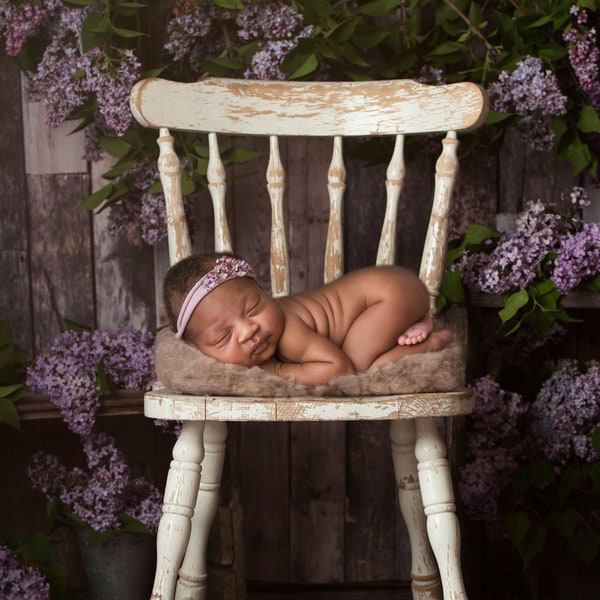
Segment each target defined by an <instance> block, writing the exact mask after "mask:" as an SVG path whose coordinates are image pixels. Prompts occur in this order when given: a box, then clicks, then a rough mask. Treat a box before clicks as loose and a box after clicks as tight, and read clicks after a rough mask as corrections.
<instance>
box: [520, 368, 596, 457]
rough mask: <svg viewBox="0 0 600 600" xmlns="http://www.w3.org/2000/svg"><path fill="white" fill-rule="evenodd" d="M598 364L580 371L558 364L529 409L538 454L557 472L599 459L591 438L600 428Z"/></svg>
mask: <svg viewBox="0 0 600 600" xmlns="http://www.w3.org/2000/svg"><path fill="white" fill-rule="evenodd" d="M599 397H600V364H599V363H597V362H591V363H589V364H588V365H587V367H586V368H585V369H583V370H581V369H580V368H579V367H578V365H577V362H576V361H575V360H572V359H563V360H560V361H559V362H558V364H557V367H556V370H555V371H554V373H553V374H552V376H551V377H550V378H548V379H547V380H546V381H545V382H544V384H543V385H542V387H541V389H540V392H539V393H538V396H537V398H536V399H535V402H533V404H532V406H531V410H530V413H531V422H532V434H533V437H534V439H535V440H536V442H537V446H538V448H539V450H540V451H541V452H542V453H543V454H544V455H545V456H547V457H548V458H549V459H550V460H551V461H552V462H553V463H554V464H555V466H556V468H557V469H560V467H562V466H564V465H565V464H567V463H570V462H573V461H575V462H581V461H583V462H591V461H593V460H597V459H598V455H597V453H596V451H595V450H594V447H593V446H592V442H591V434H592V432H593V430H594V429H595V428H596V427H599V426H600V403H599V402H598V398H599Z"/></svg>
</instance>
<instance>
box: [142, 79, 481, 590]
mask: <svg viewBox="0 0 600 600" xmlns="http://www.w3.org/2000/svg"><path fill="white" fill-rule="evenodd" d="M131 107H132V111H133V114H134V116H135V117H136V119H137V120H138V121H139V122H140V123H141V124H143V125H146V126H148V127H154V128H160V138H159V145H160V149H161V156H160V158H159V168H160V173H161V181H162V182H163V187H164V190H165V196H166V201H167V211H168V224H169V248H170V258H171V262H174V261H175V260H179V259H180V258H183V257H184V256H187V255H188V254H189V253H190V252H191V245H190V243H189V234H188V231H187V225H186V224H185V218H184V213H183V201H182V198H181V186H180V182H179V180H180V166H179V160H178V159H177V157H176V156H175V153H174V151H173V139H172V137H171V136H170V134H169V131H168V129H167V128H171V129H172V130H193V131H198V132H205V133H208V139H209V148H210V158H209V165H208V180H209V188H210V193H211V196H212V199H213V206H214V213H215V246H216V250H217V251H231V250H232V244H231V236H230V233H229V227H228V224H227V218H226V205H225V190H226V177H225V175H226V174H225V169H224V166H223V163H222V160H221V158H220V155H219V152H218V143H217V133H225V134H240V135H244V134H250V135H268V136H270V151H269V164H268V167H267V187H268V191H269V196H270V199H271V208H272V219H271V237H272V241H271V278H272V282H273V286H274V287H273V293H274V294H275V295H280V294H286V293H288V292H289V278H290V276H289V260H288V250H287V242H286V236H285V231H286V227H285V222H284V191H285V172H284V169H283V165H282V163H281V158H280V155H279V142H278V138H277V137H276V136H283V135H303V136H330V137H332V138H333V153H332V159H331V164H330V166H329V170H328V174H327V180H328V181H327V187H328V190H329V198H330V221H329V229H328V235H327V244H326V248H325V280H326V281H331V280H333V279H336V278H337V277H339V276H340V275H341V274H342V273H343V268H344V266H343V235H342V234H343V195H344V190H345V180H346V172H345V166H344V161H343V153H342V136H347V135H350V136H356V135H362V136H365V135H395V136H396V144H395V149H394V153H393V156H392V158H391V160H390V163H389V165H388V169H387V172H386V178H387V181H386V188H387V204H386V212H385V217H384V223H383V227H382V231H381V237H380V243H379V250H378V255H377V262H378V263H379V264H392V263H393V262H394V260H395V252H396V250H395V238H396V227H397V218H398V204H399V197H400V194H401V191H402V187H403V182H404V171H405V165H404V158H403V144H404V134H410V133H417V132H420V133H430V132H438V131H442V132H447V134H446V137H445V139H444V141H443V150H442V153H441V155H440V157H439V159H438V161H437V163H436V173H435V191H434V199H433V207H432V213H431V218H430V223H429V228H428V232H427V239H426V242H425V247H424V253H423V258H422V262H421V269H420V276H421V278H422V279H423V281H424V282H425V284H426V285H427V287H428V289H429V292H430V295H431V298H432V305H433V303H434V301H435V297H436V296H437V294H438V292H439V288H440V285H441V280H442V275H443V271H444V253H445V248H446V242H447V229H448V217H449V210H450V200H451V196H452V189H453V186H454V182H455V179H456V174H457V171H458V160H457V156H456V150H457V146H458V140H457V135H456V132H460V131H464V130H468V129H475V128H477V127H478V126H480V125H481V124H482V123H483V122H484V120H485V117H486V115H487V110H488V105H487V99H486V96H485V93H484V92H483V90H482V89H481V88H480V87H479V86H477V85H475V84H471V83H458V84H452V85H442V86H426V85H422V84H419V83H417V82H415V81H410V80H404V81H383V82H382V81H370V82H345V83H332V82H266V81H246V80H231V79H218V78H210V79H206V80H203V81H200V82H196V83H190V84H182V83H173V82H168V81H162V80H158V79H152V80H144V81H142V82H140V83H139V84H137V85H136V86H135V87H134V89H133V91H132V93H131ZM472 409H473V397H472V394H471V393H470V392H468V391H466V390H463V391H456V392H449V393H433V394H432V393H429V394H401V395H387V396H377V397H353V398H338V397H335V398H334V397H301V398H238V397H219V396H202V397H196V396H188V395H183V394H176V393H172V392H170V391H169V390H166V389H155V390H154V391H152V392H148V393H147V394H146V396H145V414H146V415H147V416H149V417H151V418H159V419H171V420H182V421H183V422H184V428H183V432H182V435H181V437H180V438H179V440H178V442H177V443H176V445H175V448H174V450H173V461H172V463H171V468H170V471H169V476H168V480H167V488H166V492H165V506H164V516H163V519H162V520H161V523H160V527H159V534H158V563H157V573H156V579H155V586H154V591H153V596H152V597H153V598H154V599H156V600H158V599H159V598H160V599H161V600H171V599H172V598H173V594H176V595H175V598H176V599H177V600H183V599H184V598H186V599H187V598H189V599H192V600H205V598H206V540H207V536H208V530H209V528H210V524H211V523H212V519H213V517H214V514H215V512H214V511H215V510H216V499H217V494H218V489H219V485H220V479H221V470H222V465H223V456H224V450H225V438H226V435H227V429H226V422H227V421H263V422H267V421H273V422H276V421H341V420H344V421H357V420H374V419H377V420H389V421H390V437H391V443H392V456H393V460H394V468H395V472H396V479H397V484H398V493H399V498H400V506H401V508H402V512H403V515H404V516H405V518H406V520H407V527H408V531H409V536H410V542H411V551H412V554H413V560H412V580H413V583H412V586H413V598H414V599H415V600H425V598H437V599H440V598H441V597H442V589H443V598H444V599H445V600H451V599H452V600H456V599H461V600H462V599H464V598H465V592H464V586H463V583H462V575H461V568H460V539H459V530H458V521H457V519H456V514H455V504H454V494H453V491H452V482H451V478H450V470H449V466H448V461H447V460H446V449H445V446H444V442H443V439H442V437H441V436H440V433H439V431H438V428H437V419H438V418H439V417H445V416H454V415H464V414H468V413H469V412H471V411H472ZM202 461H203V462H202ZM200 464H201V465H202V466H200ZM200 472H202V477H201V478H200ZM198 490H199V491H198ZM192 514H193V515H194V516H193V519H191V517H192ZM188 538H189V544H188ZM430 544H431V548H433V554H432V551H431V548H430ZM186 548H187V553H186ZM184 554H185V559H184ZM434 555H435V559H434ZM180 565H181V569H180V570H179V567H180ZM438 569H439V574H438ZM178 570H179V576H178ZM175 588H177V591H176V592H175Z"/></svg>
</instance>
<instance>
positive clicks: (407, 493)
mask: <svg viewBox="0 0 600 600" xmlns="http://www.w3.org/2000/svg"><path fill="white" fill-rule="evenodd" d="M390 438H391V441H392V460H393V461H394V472H395V474H396V486H397V487H398V499H399V501H400V511H401V512H402V516H403V517H404V521H405V522H406V528H407V530H408V537H409V541H410V551H411V568H410V571H411V573H410V576H411V579H412V594H413V599H414V600H425V599H428V600H434V599H435V600H442V588H441V583H440V577H439V574H438V570H437V564H436V562H435V558H434V556H433V553H432V551H431V547H430V545H429V541H428V538H427V528H426V524H425V513H424V512H423V502H422V500H421V490H420V489H419V480H418V475H417V460H416V458H415V441H416V430H415V423H414V421H406V420H401V421H391V422H390Z"/></svg>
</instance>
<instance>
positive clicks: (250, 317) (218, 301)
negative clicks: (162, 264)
mask: <svg viewBox="0 0 600 600" xmlns="http://www.w3.org/2000/svg"><path fill="white" fill-rule="evenodd" d="M163 294H164V300H165V306H166V308H167V313H168V318H169V322H170V324H171V327H172V328H173V329H174V330H175V332H176V334H175V335H176V337H181V338H183V339H184V340H185V341H186V342H188V343H191V344H192V345H194V346H196V347H197V348H198V349H200V350H201V351H202V352H204V353H205V354H207V355H208V356H212V357H213V358H216V359H217V360H220V361H221V362H228V363H235V364H241V365H245V366H252V365H257V364H261V363H263V362H265V361H266V360H268V359H269V358H271V357H272V356H273V355H274V354H275V351H276V349H277V343H278V341H279V338H280V336H281V332H282V331H283V315H282V313H281V310H280V309H279V307H278V306H277V305H276V304H275V302H274V301H273V299H272V298H271V297H270V296H268V295H267V294H266V293H265V292H264V291H263V289H262V288H261V287H260V286H259V285H258V283H257V282H256V277H255V275H254V272H253V271H252V268H251V267H250V265H249V264H248V263H247V262H246V261H244V260H243V259H241V258H239V257H236V256H232V255H230V254H207V255H194V256H190V257H188V258H185V259H183V260H182V261H180V262H178V263H177V264H175V265H173V266H172V267H171V268H170V269H169V271H168V272H167V275H166V276H165V280H164V284H163Z"/></svg>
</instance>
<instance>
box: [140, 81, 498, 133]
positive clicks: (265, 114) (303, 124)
mask: <svg viewBox="0 0 600 600" xmlns="http://www.w3.org/2000/svg"><path fill="white" fill-rule="evenodd" d="M131 109H132V111H133V114H134V116H135V118H136V119H137V120H138V121H139V122H140V123H141V124H143V125H146V126H147V127H170V128H172V129H182V130H188V131H207V132H208V131H212V130H218V131H221V132H223V133H240V134H250V135H301V136H323V135H341V136H348V135H396V134H398V133H432V132H439V131H448V130H450V129H452V130H466V129H476V128H477V127H479V126H480V125H482V124H483V122H484V121H485V117H486V114H487V99H486V95H485V92H484V91H483V89H482V88H481V87H479V86H478V85H477V84H474V83H466V82H463V83H453V84H451V85H440V86H430V85H424V84H421V83H418V82H416V81H412V80H409V79H405V80H396V81H392V80H390V81H351V82H342V83H339V82H324V81H319V82H312V81H300V82H283V81H251V80H242V79H222V78H217V77H213V78H208V79H204V80H202V81H198V82H196V83H187V84H186V83H177V82H172V81H165V80H162V79H145V80H143V81H141V82H139V83H138V84H136V85H135V87H134V88H133V91H132V93H131ZM282 115H285V116H286V117H288V118H286V119H284V120H283V119H282V118H281V117H282Z"/></svg>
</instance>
